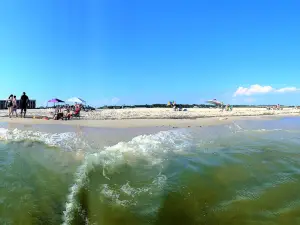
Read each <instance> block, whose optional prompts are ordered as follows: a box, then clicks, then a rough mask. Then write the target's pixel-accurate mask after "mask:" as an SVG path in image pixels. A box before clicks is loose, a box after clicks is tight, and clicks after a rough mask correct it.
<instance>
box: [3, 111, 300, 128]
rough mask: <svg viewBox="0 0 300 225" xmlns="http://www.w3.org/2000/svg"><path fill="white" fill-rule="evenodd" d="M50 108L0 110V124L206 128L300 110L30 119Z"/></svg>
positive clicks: (102, 114) (107, 113)
mask: <svg viewBox="0 0 300 225" xmlns="http://www.w3.org/2000/svg"><path fill="white" fill-rule="evenodd" d="M51 112H53V109H30V110H28V113H27V116H28V117H29V118H25V119H22V118H8V117H7V111H6V110H1V111H0V122H9V123H21V124H62V125H74V126H87V127H111V128H126V127H158V126H160V127H161V126H166V127H170V128H177V127H189V126H190V127H197V126H205V125H215V124H224V123H227V122H229V121H232V120H238V119H249V118H252V119H253V118H256V119H257V118H264V119H266V118H268V117H272V118H274V117H285V116H298V115H300V110H299V109H294V108H284V109H283V110H267V109H265V108H237V109H234V110H233V111H231V112H226V111H224V112H222V111H220V110H219V109H200V108H199V109H198V108H193V109H188V110H187V111H174V110H172V109H166V108H152V109H147V108H137V109H104V110H96V111H93V112H82V113H81V119H80V120H78V119H73V120H70V121H62V120H60V121H55V120H44V119H33V117H49V118H51V117H52V114H51Z"/></svg>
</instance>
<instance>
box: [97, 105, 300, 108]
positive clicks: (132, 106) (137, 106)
mask: <svg viewBox="0 0 300 225" xmlns="http://www.w3.org/2000/svg"><path fill="white" fill-rule="evenodd" d="M272 106H273V105H232V107H233V108H248V107H251V108H252V107H254V108H266V107H272ZM176 107H179V108H215V107H216V106H213V105H206V104H192V105H190V104H176ZM284 107H294V106H284ZM122 108H172V107H171V106H167V105H166V104H152V105H119V106H117V105H116V106H103V107H99V108H98V109H122Z"/></svg>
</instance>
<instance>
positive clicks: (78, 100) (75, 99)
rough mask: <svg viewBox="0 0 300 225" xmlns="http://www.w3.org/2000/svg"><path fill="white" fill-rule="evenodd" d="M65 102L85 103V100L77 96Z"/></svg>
mask: <svg viewBox="0 0 300 225" xmlns="http://www.w3.org/2000/svg"><path fill="white" fill-rule="evenodd" d="M67 102H76V103H80V104H83V103H85V101H84V100H83V99H81V98H78V97H73V98H70V99H68V100H67Z"/></svg>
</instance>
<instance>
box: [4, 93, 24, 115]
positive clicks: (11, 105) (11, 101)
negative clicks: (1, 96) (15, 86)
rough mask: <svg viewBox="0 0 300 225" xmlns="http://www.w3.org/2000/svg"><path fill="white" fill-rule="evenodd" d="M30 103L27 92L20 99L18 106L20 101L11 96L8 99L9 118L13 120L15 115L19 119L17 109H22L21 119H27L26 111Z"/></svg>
mask: <svg viewBox="0 0 300 225" xmlns="http://www.w3.org/2000/svg"><path fill="white" fill-rule="evenodd" d="M28 103H29V98H28V96H27V95H26V93H25V92H23V95H22V96H21V98H20V104H19V106H18V101H17V97H16V96H15V95H13V94H11V95H10V96H9V97H8V99H7V100H6V107H7V109H8V116H9V118H11V117H12V116H13V114H14V113H15V115H16V117H18V112H17V109H18V108H20V109H21V115H20V116H21V118H22V117H23V118H25V116H26V111H27V107H28Z"/></svg>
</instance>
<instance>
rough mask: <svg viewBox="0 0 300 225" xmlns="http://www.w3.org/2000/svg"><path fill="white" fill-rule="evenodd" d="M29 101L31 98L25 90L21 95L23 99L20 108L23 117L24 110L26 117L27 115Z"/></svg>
mask: <svg viewBox="0 0 300 225" xmlns="http://www.w3.org/2000/svg"><path fill="white" fill-rule="evenodd" d="M28 102H29V98H28V96H27V95H26V93H25V92H23V95H22V96H21V100H20V108H21V118H22V115H23V111H24V117H23V118H25V116H26V110H27V106H28Z"/></svg>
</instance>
